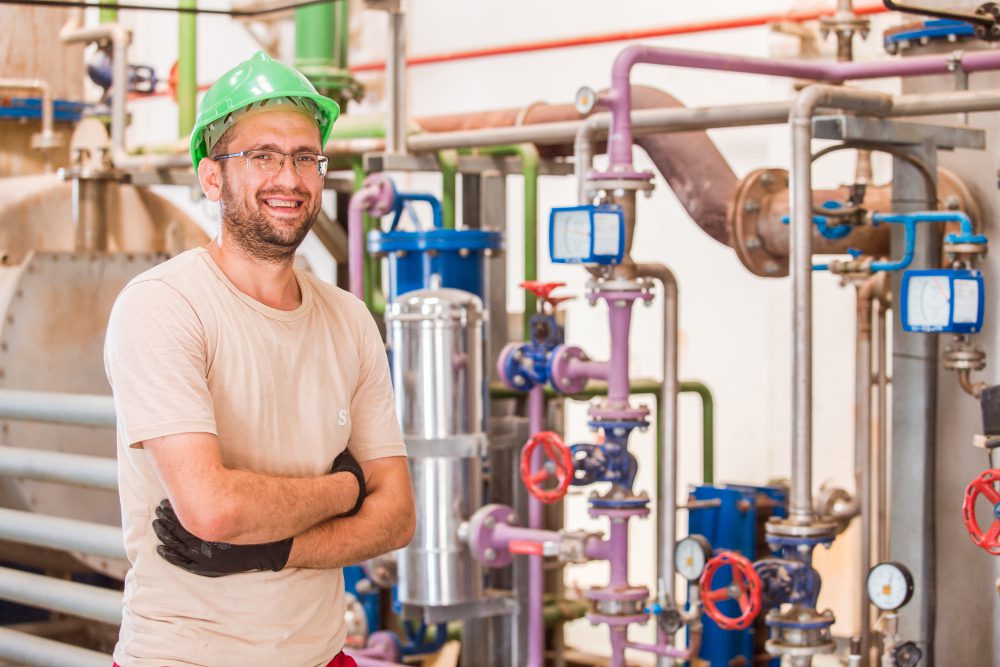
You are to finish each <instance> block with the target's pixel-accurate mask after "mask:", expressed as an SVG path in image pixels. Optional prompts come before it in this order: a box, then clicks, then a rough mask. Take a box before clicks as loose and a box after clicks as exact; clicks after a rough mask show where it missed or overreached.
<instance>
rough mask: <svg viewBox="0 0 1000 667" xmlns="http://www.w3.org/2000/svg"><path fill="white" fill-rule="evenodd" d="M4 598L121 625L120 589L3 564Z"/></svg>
mask: <svg viewBox="0 0 1000 667" xmlns="http://www.w3.org/2000/svg"><path fill="white" fill-rule="evenodd" d="M0 599H3V600H10V601H11V602H17V603H18V604H24V605H28V606H29V607H37V608H39V609H48V610H50V611H58V612H62V613H64V614H70V615H71V616H79V617H80V618H86V619H89V620H91V621H99V622H101V623H107V624H108V625H118V624H119V623H121V620H122V594H121V592H119V591H115V590H111V589H108V588H99V587H97V586H88V585H86V584H78V583H76V582H75V581H65V580H63V579H56V578H54V577H46V576H43V575H40V574H31V573H30V572H21V571H20V570H12V569H10V568H6V567H0ZM73 664H76V663H73ZM105 667H107V666H106V665H105Z"/></svg>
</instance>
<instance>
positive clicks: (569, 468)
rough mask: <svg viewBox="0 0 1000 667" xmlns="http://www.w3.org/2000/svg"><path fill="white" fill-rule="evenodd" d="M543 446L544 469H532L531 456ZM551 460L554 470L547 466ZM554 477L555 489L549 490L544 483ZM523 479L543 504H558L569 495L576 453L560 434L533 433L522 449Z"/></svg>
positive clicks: (550, 432)
mask: <svg viewBox="0 0 1000 667" xmlns="http://www.w3.org/2000/svg"><path fill="white" fill-rule="evenodd" d="M539 447H541V448H542V454H543V457H542V468H541V469H539V470H532V469H531V459H532V457H533V456H534V453H535V450H536V449H538V448H539ZM548 463H551V464H552V465H553V469H552V470H551V471H550V470H549V467H548V466H547V465H546V464H548ZM550 479H554V480H555V481H556V486H555V488H553V489H545V488H543V486H542V484H543V483H544V482H546V481H548V480H550ZM521 480H522V481H523V482H524V485H525V486H526V487H527V488H528V492H529V493H530V494H531V495H533V496H534V497H536V498H538V499H539V500H541V501H542V502H543V503H554V502H556V501H558V500H560V499H561V498H562V497H563V496H565V495H566V490H567V489H568V488H569V483H570V482H571V481H572V480H573V454H572V453H571V452H570V450H569V447H567V446H566V444H565V443H564V442H563V441H562V438H560V437H559V434H558V433H553V432H552V431H542V432H540V433H536V434H535V435H533V436H531V439H529V440H528V442H526V443H524V447H523V448H522V449H521Z"/></svg>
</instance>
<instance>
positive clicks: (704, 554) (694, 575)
mask: <svg viewBox="0 0 1000 667" xmlns="http://www.w3.org/2000/svg"><path fill="white" fill-rule="evenodd" d="M711 557H712V545H711V544H709V543H708V540H706V539H705V538H704V537H702V536H701V535H688V536H687V537H685V538H684V539H683V540H681V541H680V542H678V543H677V548H676V549H675V550H674V566H675V567H676V568H677V573H678V574H679V575H681V576H682V577H684V578H685V579H687V580H688V581H698V579H700V578H701V573H702V571H703V570H704V569H705V563H707V562H708V559H709V558H711Z"/></svg>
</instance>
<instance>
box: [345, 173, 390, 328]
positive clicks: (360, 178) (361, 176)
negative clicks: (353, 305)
mask: <svg viewBox="0 0 1000 667" xmlns="http://www.w3.org/2000/svg"><path fill="white" fill-rule="evenodd" d="M351 169H352V170H353V171H354V190H355V192H356V191H358V190H360V189H361V185H362V183H364V181H365V177H366V176H367V174H366V173H365V168H364V165H362V164H361V158H360V157H354V158H352V159H351ZM374 225H375V221H374V220H373V219H372V217H371V216H369V215H368V214H367V213H366V214H365V227H364V229H365V243H366V244H367V239H368V232H370V231H371V230H372V229H373V228H374ZM364 262H365V266H364V275H365V305H366V306H368V310H370V311H371V312H372V313H373V314H375V315H384V314H385V296H383V292H382V288H383V284H382V262H381V261H380V260H378V259H376V258H374V257H372V256H371V254H370V253H368V252H365V259H364ZM376 285H378V288H377V289H376V287H375V286H376Z"/></svg>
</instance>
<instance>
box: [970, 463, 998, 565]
mask: <svg viewBox="0 0 1000 667" xmlns="http://www.w3.org/2000/svg"><path fill="white" fill-rule="evenodd" d="M997 482H1000V470H997V469H995V468H994V469H991V470H986V471H984V472H983V474H981V475H980V476H979V477H977V478H976V479H974V480H972V483H971V484H969V486H968V487H967V488H966V489H965V502H964V503H962V520H963V521H964V522H965V528H966V530H968V531H969V537H971V538H972V541H973V543H975V545H976V546H978V547H982V548H983V549H985V550H986V551H988V552H990V553H991V554H993V555H994V556H1000V491H997V488H996V486H994V485H995V484H996V483H997ZM979 496H984V497H985V498H986V500H988V501H989V502H990V504H991V505H993V523H992V524H991V525H990V527H989V530H987V531H986V533H985V534H984V533H983V530H982V529H981V528H980V527H979V522H978V521H977V520H976V501H977V500H979Z"/></svg>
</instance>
